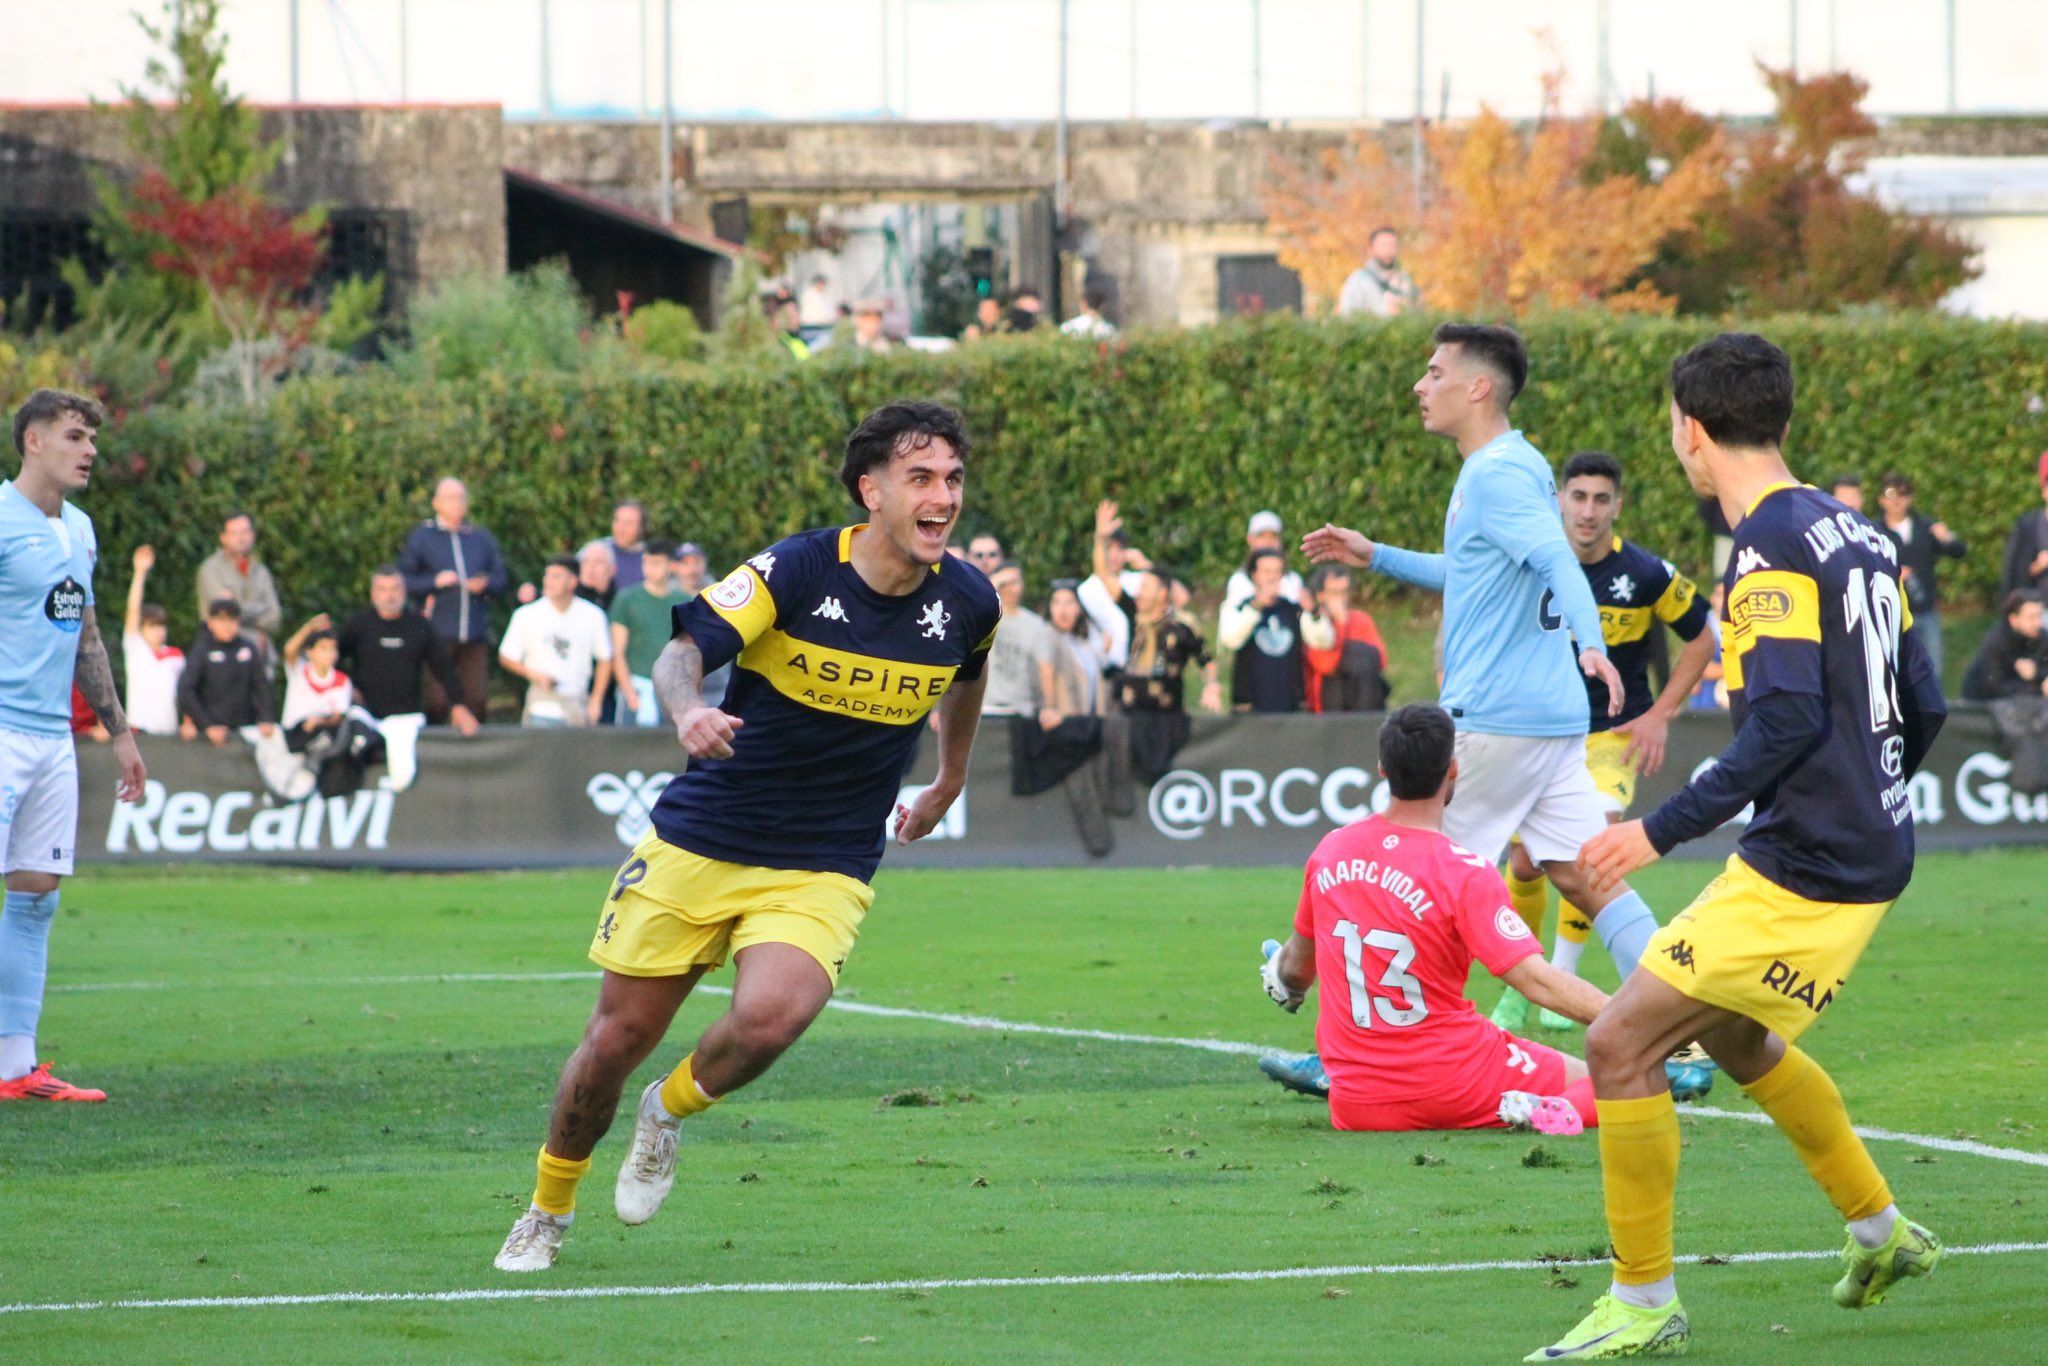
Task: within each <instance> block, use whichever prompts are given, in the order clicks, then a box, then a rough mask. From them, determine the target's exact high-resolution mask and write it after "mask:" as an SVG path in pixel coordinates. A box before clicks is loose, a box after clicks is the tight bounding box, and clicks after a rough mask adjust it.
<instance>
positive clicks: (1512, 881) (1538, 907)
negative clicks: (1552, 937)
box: [1508, 868, 1550, 939]
mask: <svg viewBox="0 0 2048 1366" xmlns="http://www.w3.org/2000/svg"><path fill="white" fill-rule="evenodd" d="M1508 905H1510V906H1512V907H1513V908H1514V911H1515V914H1516V915H1518V916H1520V917H1522V923H1523V924H1524V925H1527V926H1528V927H1529V933H1531V934H1533V935H1535V936H1536V937H1537V938H1538V939H1541V938H1542V937H1543V913H1544V912H1545V911H1546V910H1548V909H1550V880H1549V879H1548V878H1546V877H1544V876H1543V875H1542V874H1541V873H1538V874H1537V875H1536V876H1535V877H1532V878H1530V879H1529V880H1528V881H1526V882H1525V881H1523V880H1522V879H1521V878H1518V877H1516V876H1515V870H1514V869H1513V868H1509V869H1508Z"/></svg>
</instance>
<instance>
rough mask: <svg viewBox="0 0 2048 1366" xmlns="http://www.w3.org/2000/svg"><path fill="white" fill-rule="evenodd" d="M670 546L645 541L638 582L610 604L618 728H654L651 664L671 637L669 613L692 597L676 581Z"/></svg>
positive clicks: (657, 717) (657, 718)
mask: <svg viewBox="0 0 2048 1366" xmlns="http://www.w3.org/2000/svg"><path fill="white" fill-rule="evenodd" d="M675 554H676V543H675V542H674V541H649V542H647V546H646V549H645V551H644V552H643V554H642V558H641V562H640V563H641V569H642V571H643V573H644V577H643V578H642V579H641V581H640V582H639V583H636V584H634V585H633V586H632V587H631V588H628V589H627V590H626V591H625V592H623V593H621V594H619V595H618V596H617V597H616V598H614V599H612V606H611V617H612V654H613V656H614V657H615V658H617V659H618V660H620V661H621V664H620V668H619V684H618V703H619V724H620V725H622V726H658V725H660V724H661V720H662V717H661V705H660V703H658V702H657V701H655V697H654V681H653V675H654V660H655V657H656V656H658V655H659V654H660V653H661V652H662V650H663V648H665V647H666V646H667V645H668V642H669V637H670V636H671V635H673V634H674V630H673V627H672V626H671V624H670V616H669V613H670V610H671V609H672V608H676V607H680V606H681V605H682V604H684V603H686V602H688V601H689V600H690V599H691V598H693V597H695V596H696V595H695V594H694V593H690V592H687V591H685V590H684V588H683V586H682V585H681V584H679V583H677V582H676V578H675V572H674V565H675Z"/></svg>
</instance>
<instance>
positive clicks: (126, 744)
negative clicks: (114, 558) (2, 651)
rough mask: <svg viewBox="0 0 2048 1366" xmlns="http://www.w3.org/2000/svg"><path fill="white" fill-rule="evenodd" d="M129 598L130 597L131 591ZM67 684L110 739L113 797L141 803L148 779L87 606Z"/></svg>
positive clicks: (94, 615)
mask: <svg viewBox="0 0 2048 1366" xmlns="http://www.w3.org/2000/svg"><path fill="white" fill-rule="evenodd" d="M129 595H130V596H131V597H132V596H134V590H133V589H131V590H130V592H129ZM71 680H72V682H74V683H76V684H77V685H78V690H79V691H80V692H81V693H83V694H85V700H86V701H87V702H88V703H90V704H91V705H92V709H93V711H94V713H95V714H97V715H98V717H99V718H100V724H101V725H103V726H105V727H106V728H107V734H108V735H109V736H111V737H112V738H113V741H114V760H115V762H116V763H118V764H119V765H120V766H121V781H120V785H119V786H118V787H116V788H115V789H114V795H115V797H117V798H118V799H119V800H121V801H124V802H134V801H140V800H142V786H143V783H144V782H145V781H147V779H148V777H149V775H148V773H147V772H146V771H145V770H144V768H143V766H142V752H141V751H140V750H138V749H137V748H136V747H135V732H134V731H132V730H130V729H128V713H127V712H125V711H123V710H122V709H121V697H120V694H118V693H117V692H115V691H114V666H113V664H112V663H111V662H110V661H109V660H108V659H107V643H106V642H105V641H104V640H102V639H100V622H99V615H98V614H97V613H96V612H95V611H94V610H93V607H92V605H91V604H90V603H88V604H87V605H86V608H85V615H84V616H83V617H82V618H81V619H80V621H79V627H78V659H77V662H76V663H75V664H74V665H73V666H72V671H71Z"/></svg>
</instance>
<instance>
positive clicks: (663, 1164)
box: [612, 1078, 683, 1224]
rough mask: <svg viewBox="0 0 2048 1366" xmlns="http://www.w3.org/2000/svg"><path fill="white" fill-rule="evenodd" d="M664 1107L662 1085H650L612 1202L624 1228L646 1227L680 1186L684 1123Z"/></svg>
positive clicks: (635, 1117)
mask: <svg viewBox="0 0 2048 1366" xmlns="http://www.w3.org/2000/svg"><path fill="white" fill-rule="evenodd" d="M665 1113H666V1112H665V1111H664V1110H663V1109H662V1105H661V1081H660V1079H659V1078H657V1079H655V1080H654V1081H651V1082H649V1083H647V1089H646V1090H645V1091H642V1092H641V1093H640V1109H639V1112H638V1113H637V1114H635V1115H634V1117H633V1146H632V1148H631V1149H630V1150H629V1151H628V1152H627V1153H626V1160H625V1162H623V1163H622V1164H620V1166H619V1183H618V1185H617V1186H616V1187H614V1188H613V1191H612V1202H613V1204H614V1205H615V1206H616V1207H617V1209H618V1212H619V1222H620V1223H622V1224H644V1223H646V1222H647V1221H648V1220H649V1219H652V1218H653V1217H654V1216H655V1214H656V1212H658V1211H659V1210H660V1209H661V1202H662V1201H664V1200H666V1199H668V1192H669V1187H671V1186H673V1185H675V1183H676V1137H677V1133H678V1131H679V1130H681V1128H682V1127H683V1122H682V1120H680V1119H678V1118H675V1117H674V1116H669V1117H667V1118H663V1116H664V1114H665Z"/></svg>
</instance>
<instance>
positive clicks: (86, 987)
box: [49, 971, 712, 993]
mask: <svg viewBox="0 0 2048 1366" xmlns="http://www.w3.org/2000/svg"><path fill="white" fill-rule="evenodd" d="M602 976H604V974H603V973H601V972H588V971H585V972H421V973H412V974H408V975H403V976H389V975H386V976H375V977H276V978H257V979H255V980H252V981H246V982H53V983H51V984H50V987H49V990H50V991H51V992H53V993H54V992H60V991H180V990H186V991H238V990H241V989H244V988H248V987H409V986H436V985H440V984H443V983H453V982H595V981H596V980H597V979H598V978H600V977H602ZM704 990H707V991H709V990H712V988H709V987H706V988H704Z"/></svg>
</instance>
